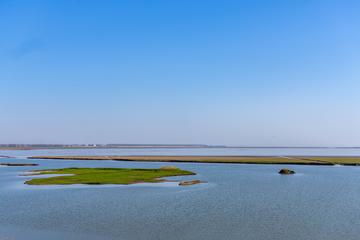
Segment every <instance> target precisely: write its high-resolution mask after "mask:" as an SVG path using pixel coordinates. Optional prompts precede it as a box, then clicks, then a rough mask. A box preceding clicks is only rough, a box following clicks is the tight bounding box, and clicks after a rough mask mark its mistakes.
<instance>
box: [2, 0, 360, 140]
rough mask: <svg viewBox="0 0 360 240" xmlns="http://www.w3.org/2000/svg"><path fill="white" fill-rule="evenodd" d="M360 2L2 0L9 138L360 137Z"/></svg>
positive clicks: (4, 98)
mask: <svg viewBox="0 0 360 240" xmlns="http://www.w3.org/2000/svg"><path fill="white" fill-rule="evenodd" d="M359 12H360V1H357V0H354V1H351V0H338V1H331V0H324V1H320V0H319V1H317V0H299V1H296V0H294V1H288V0H283V1H274V0H272V1H268V0H264V1H256V0H249V1H240V0H237V1H229V0H218V1H212V0H174V1H168V0H164V1H159V0H151V1H149V0H143V1H137V0H128V1H126V0H121V1H110V0H107V1H100V0H99V1H85V0H82V1H71V0H69V1H45V0H44V1H43V0H33V1H28V0H24V1H16V0H11V1H10V0H9V1H4V0H0V103H1V105H0V106H1V107H0V143H173V144H175V143H189V144H190V143H204V144H228V145H251V146H354V145H357V146H360V14H359Z"/></svg>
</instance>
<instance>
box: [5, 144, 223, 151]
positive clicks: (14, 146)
mask: <svg viewBox="0 0 360 240" xmlns="http://www.w3.org/2000/svg"><path fill="white" fill-rule="evenodd" d="M225 147H226V146H222V145H205V144H204V145H202V144H66V145H65V144H64V145H62V144H0V150H36V149H83V148H85V149H92V148H94V149H97V148H106V149H112V148H225Z"/></svg>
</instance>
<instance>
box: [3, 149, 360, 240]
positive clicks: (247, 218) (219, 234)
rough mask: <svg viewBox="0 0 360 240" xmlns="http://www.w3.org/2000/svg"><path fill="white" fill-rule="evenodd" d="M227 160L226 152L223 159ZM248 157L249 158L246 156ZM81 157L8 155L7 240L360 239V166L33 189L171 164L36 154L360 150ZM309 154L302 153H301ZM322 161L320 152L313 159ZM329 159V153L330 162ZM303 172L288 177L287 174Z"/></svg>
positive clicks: (211, 170) (203, 168)
mask: <svg viewBox="0 0 360 240" xmlns="http://www.w3.org/2000/svg"><path fill="white" fill-rule="evenodd" d="M225 152H226V154H225ZM239 152H241V153H244V154H240V153H239ZM254 152H256V149H229V150H226V149H95V150H89V149H82V150H79V149H76V150H75V149H74V150H46V151H45V150H32V151H0V155H10V156H17V158H12V159H0V162H18V163H23V162H29V163H38V164H40V165H39V166H37V167H0V239H1V240H12V239H21V240H22V239H27V240H28V239H39V240H42V239H47V240H48V239H55V240H56V239H59V240H60V239H70V240H82V239H90V240H91V239H94V240H96V239H104V240H106V239H109V240H112V239H119V240H122V239H124V240H134V239H147V240H162V239H164V240H178V239H179V240H180V239H191V240H192V239H194V240H195V239H196V240H201V239H204V240H205V239H206V240H208V239H210V240H211V239H214V240H215V239H216V240H218V239H229V240H235V239H236V240H238V239H242V240H255V239H256V240H259V239H262V240H264V239H265V240H266V239H269V240H270V239H271V240H273V239H284V240H285V239H286V240H289V239H290V240H292V239H293V240H295V239H296V240H302V239H304V240H305V239H306V240H309V239H317V240H320V239H324V240H325V239H326V240H339V239H347V240H352V239H354V240H355V239H356V240H357V239H359V236H360V221H359V220H360V184H359V183H360V167H350V166H348V167H342V166H294V165H293V166H286V165H284V166H281V165H247V164H206V163H201V164H199V163H171V165H176V166H178V167H180V168H182V169H187V170H190V171H194V172H196V173H197V176H186V177H174V178H171V179H176V180H182V179H200V180H203V181H205V182H206V183H203V184H199V185H194V186H188V187H179V186H177V185H176V184H139V185H129V186H114V185H109V186H83V185H75V186H56V187H47V186H27V185H24V184H23V183H24V181H25V180H26V179H29V177H25V176H20V175H21V174H22V173H24V172H26V171H29V170H31V169H47V168H64V167H132V168H133V167H135V168H157V167H160V166H163V165H166V163H145V162H117V161H75V160H74V161H64V160H28V159H25V158H24V156H32V155H51V154H53V155H117V154H119V155H150V154H152V155H177V154H180V155H203V154H204V153H207V155H332V156H333V155H348V156H360V154H359V152H360V150H359V149H282V150H281V149H270V150H268V149H260V150H259V149H258V150H257V152H256V153H257V154H251V153H254ZM299 153H301V154H299ZM315 153H317V154H315ZM324 153H327V154H324ZM282 167H290V168H292V169H294V170H295V171H296V172H297V174H295V175H293V176H281V175H279V174H277V171H278V170H279V168H282Z"/></svg>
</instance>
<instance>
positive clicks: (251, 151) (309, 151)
mask: <svg viewBox="0 0 360 240" xmlns="http://www.w3.org/2000/svg"><path fill="white" fill-rule="evenodd" d="M1 155H3V156H18V157H27V156H45V155H50V156H56V155H61V156H69V155H70V156H71V155H85V156H89V155H93V156H94V155H95V156H96V155H100V156H101V155H122V156H127V155H169V156H171V155H185V156H186V155H208V156H222V155H224V156H360V148H112V149H101V148H95V149H48V150H46V149H38V150H16V151H11V150H10V151H4V150H0V156H1Z"/></svg>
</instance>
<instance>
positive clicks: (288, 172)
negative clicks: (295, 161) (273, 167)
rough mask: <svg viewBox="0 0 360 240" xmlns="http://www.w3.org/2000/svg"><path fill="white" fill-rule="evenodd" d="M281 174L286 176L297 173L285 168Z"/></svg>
mask: <svg viewBox="0 0 360 240" xmlns="http://www.w3.org/2000/svg"><path fill="white" fill-rule="evenodd" d="M279 174H285V175H289V174H295V171H293V170H290V169H286V168H283V169H281V170H280V171H279Z"/></svg>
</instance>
